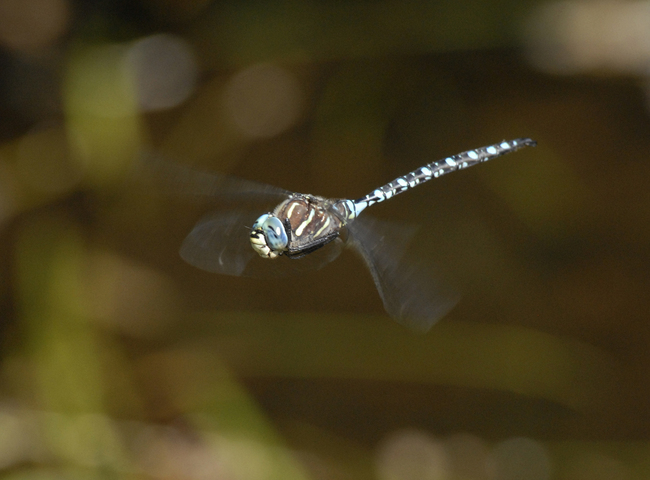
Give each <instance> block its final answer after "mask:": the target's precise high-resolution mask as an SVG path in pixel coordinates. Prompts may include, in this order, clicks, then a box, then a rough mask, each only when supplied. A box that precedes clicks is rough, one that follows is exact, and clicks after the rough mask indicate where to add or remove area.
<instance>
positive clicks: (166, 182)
mask: <svg viewBox="0 0 650 480" xmlns="http://www.w3.org/2000/svg"><path fill="white" fill-rule="evenodd" d="M135 176H136V178H139V179H141V180H143V181H147V182H150V183H152V184H153V185H154V187H156V188H158V189H160V190H162V191H163V193H167V194H171V195H182V196H190V197H208V198H212V199H215V200H217V201H227V202H228V203H235V202H237V203H247V204H250V203H254V202H264V201H266V202H275V203H280V201H282V200H283V199H285V198H287V196H289V195H291V193H290V192H289V191H287V190H284V189H282V188H279V187H274V186H272V185H267V184H265V183H259V182H253V181H251V180H244V179H243V178H239V177H235V176H233V175H226V174H220V173H213V172H205V171H201V170H195V169H193V168H190V167H187V166H184V165H180V164H176V163H174V162H171V161H169V160H167V159H165V158H163V157H162V156H160V155H158V154H156V153H152V152H143V153H142V154H141V155H140V161H139V162H138V165H137V171H136V175H135ZM262 213H265V212H260V214H259V215H261V214H262ZM259 215H258V216H259Z"/></svg>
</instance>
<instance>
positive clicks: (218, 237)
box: [180, 211, 258, 277]
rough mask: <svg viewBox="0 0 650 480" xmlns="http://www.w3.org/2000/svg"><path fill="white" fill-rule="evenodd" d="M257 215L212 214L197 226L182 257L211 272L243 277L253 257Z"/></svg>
mask: <svg viewBox="0 0 650 480" xmlns="http://www.w3.org/2000/svg"><path fill="white" fill-rule="evenodd" d="M255 218H256V217H255V214H254V213H253V214H252V215H251V214H250V213H249V212H243V211H235V212H228V213H220V214H210V215H206V216H205V217H203V218H202V219H201V220H199V222H198V223H197V224H196V225H195V226H194V228H193V229H192V231H191V232H190V234H189V235H188V236H187V237H186V238H185V240H184V241H183V244H182V245H181V250H180V255H181V257H182V258H183V260H185V261H186V262H187V263H189V264H190V265H193V266H195V267H197V268H200V269H202V270H207V271H208V272H213V273H220V274H222V275H233V276H236V277H238V276H240V275H242V274H243V273H244V270H245V269H246V266H247V265H248V264H249V262H250V261H251V260H253V259H254V257H256V256H258V255H257V254H256V253H255V252H254V251H253V249H252V248H251V245H250V241H249V232H250V230H247V229H246V226H247V225H252V224H253V222H254V221H255Z"/></svg>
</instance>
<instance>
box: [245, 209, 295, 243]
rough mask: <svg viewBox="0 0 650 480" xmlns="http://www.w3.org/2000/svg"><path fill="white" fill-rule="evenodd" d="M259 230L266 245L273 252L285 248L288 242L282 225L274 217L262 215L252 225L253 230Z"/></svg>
mask: <svg viewBox="0 0 650 480" xmlns="http://www.w3.org/2000/svg"><path fill="white" fill-rule="evenodd" d="M256 229H259V230H261V231H262V234H263V235H264V237H265V238H266V244H267V245H268V247H269V248H270V249H271V250H273V251H279V250H280V251H281V250H284V249H285V248H287V244H288V243H289V240H288V238H287V232H286V230H285V229H284V225H282V222H281V221H280V219H279V218H278V217H276V216H274V215H269V214H264V215H262V216H261V217H260V218H258V219H257V221H256V222H255V223H254V224H253V230H256Z"/></svg>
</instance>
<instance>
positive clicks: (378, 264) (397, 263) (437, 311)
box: [348, 217, 458, 332]
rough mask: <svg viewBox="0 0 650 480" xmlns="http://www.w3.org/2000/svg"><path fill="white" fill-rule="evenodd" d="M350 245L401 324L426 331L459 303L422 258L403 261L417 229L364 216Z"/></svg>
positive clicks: (353, 227)
mask: <svg viewBox="0 0 650 480" xmlns="http://www.w3.org/2000/svg"><path fill="white" fill-rule="evenodd" d="M348 229H349V234H350V238H349V240H348V243H349V244H350V245H351V246H352V247H353V248H354V249H355V250H356V251H357V252H359V254H360V255H361V257H362V258H363V259H364V261H365V263H366V265H367V266H368V269H369V270H370V274H371V275H372V278H373V280H374V281H375V285H376V286H377V291H378V292H379V296H380V297H381V299H382V301H383V303H384V307H385V309H386V311H387V312H388V314H389V315H390V316H391V317H393V318H394V319H395V320H396V321H397V322H399V323H401V324H403V325H406V326H407V327H409V328H411V329H413V330H417V331H420V332H426V331H427V330H429V329H430V328H431V327H432V326H433V324H434V323H435V322H436V321H438V320H439V319H440V318H442V317H443V316H445V315H446V314H447V313H448V312H449V311H450V310H451V309H452V308H453V307H454V305H455V304H456V303H457V301H458V295H457V294H455V293H453V292H451V291H449V290H447V289H444V288H442V287H441V286H440V285H439V284H438V283H437V282H436V279H435V277H434V275H433V273H432V268H431V267H430V266H427V265H426V262H423V261H422V259H418V261H417V262H409V261H408V260H407V259H405V258H403V257H404V256H405V255H404V254H405V252H406V250H407V247H408V245H409V243H410V241H411V239H412V238H413V236H414V235H415V232H416V230H417V229H416V228H414V227H412V226H409V225H403V224H397V223H387V222H383V221H380V220H377V219H374V218H372V217H361V218H358V219H357V220H355V221H354V222H352V223H351V224H350V225H349V227H348Z"/></svg>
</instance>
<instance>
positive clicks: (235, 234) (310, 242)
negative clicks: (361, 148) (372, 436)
mask: <svg viewBox="0 0 650 480" xmlns="http://www.w3.org/2000/svg"><path fill="white" fill-rule="evenodd" d="M535 145H536V142H535V141H534V140H532V139H530V138H518V139H515V140H510V141H502V142H500V143H497V144H494V145H490V146H486V147H481V148H477V149H474V150H468V151H466V152H462V153H459V154H457V155H453V156H450V157H446V158H444V159H441V160H437V161H435V162H432V163H428V164H426V165H424V166H422V167H420V168H418V169H416V170H414V171H412V172H410V173H407V174H406V175H403V176H401V177H398V178H396V179H395V180H393V181H392V182H389V183H387V184H386V185H383V186H381V187H379V188H376V189H375V190H373V191H372V192H370V193H369V194H367V195H365V196H363V197H361V198H359V199H357V200H350V199H338V198H328V197H322V196H317V195H311V194H303V193H295V192H290V191H288V190H284V189H282V188H279V187H275V186H272V185H266V184H263V183H257V182H253V181H249V180H244V179H241V178H237V177H234V176H230V175H220V174H215V173H207V172H198V171H194V170H189V169H186V168H181V167H178V168H176V169H175V170H174V171H173V172H172V171H171V170H169V169H168V168H167V169H166V171H167V173H166V175H165V176H166V179H167V181H169V180H170V179H171V182H172V183H173V184H174V186H172V187H171V188H172V189H173V190H175V191H184V192H186V193H190V194H192V195H206V196H208V197H211V198H213V199H217V200H221V201H223V202H225V203H226V204H227V205H226V209H225V211H224V210H223V209H222V210H218V211H215V212H211V213H209V214H208V215H206V216H204V217H203V218H201V219H200V220H199V221H198V223H197V224H196V225H195V226H194V228H193V229H192V230H191V232H190V233H189V235H188V236H187V237H186V238H185V240H184V241H183V243H182V246H181V248H180V256H181V257H182V258H183V259H184V260H185V261H186V262H187V263H189V264H190V265H193V266H195V267H197V268H200V269H202V270H206V271H209V272H213V273H218V274H223V275H232V276H251V277H264V276H267V275H286V274H292V273H297V272H303V271H306V270H312V269H319V268H321V267H323V266H324V265H326V264H328V263H330V262H331V261H333V260H334V259H336V258H337V257H338V256H339V254H340V253H341V251H342V249H343V247H346V246H347V247H351V248H352V249H353V250H355V251H356V252H357V253H359V254H360V256H361V258H362V259H363V261H364V262H365V264H366V266H367V268H368V270H369V272H370V274H371V276H372V279H373V281H374V283H375V286H376V288H377V291H378V293H379V296H380V297H381V300H382V302H383V305H384V308H385V310H386V312H387V313H388V314H389V315H390V316H391V317H393V318H394V319H395V320H396V321H398V322H399V323H402V324H404V325H406V326H408V327H409V328H412V329H414V330H418V331H427V330H428V329H429V328H431V326H432V325H433V324H434V323H435V322H436V321H437V320H438V319H440V318H441V317H443V316H444V315H446V314H447V313H448V311H449V310H451V308H453V306H454V305H455V304H456V301H457V299H456V298H455V295H450V294H448V293H443V290H444V289H443V288H441V287H440V286H439V285H437V284H436V282H435V281H434V279H432V278H431V275H429V272H428V271H427V270H428V269H427V268H425V267H423V266H422V265H421V264H419V263H420V262H416V264H414V263H408V262H403V261H402V258H401V257H402V256H403V254H404V252H405V251H406V250H407V248H408V244H409V242H410V240H411V238H412V237H413V236H414V234H415V230H416V229H415V228H413V227H411V226H405V225H397V224H394V223H390V222H384V221H380V220H377V219H374V218H372V217H371V216H368V215H361V214H362V212H365V210H366V209H367V208H369V207H371V206H373V205H374V204H376V203H381V202H384V201H386V200H389V199H391V198H393V197H394V196H396V195H399V194H400V193H403V192H405V191H407V190H409V189H411V188H414V187H416V186H418V185H420V184H422V183H425V182H428V181H429V180H432V179H434V178H438V177H441V176H442V175H445V174H447V173H450V172H453V171H456V170H462V169H465V168H468V167H471V166H473V165H476V164H479V163H482V162H486V161H488V160H491V159H493V158H496V157H499V156H501V155H505V154H507V153H511V152H514V151H516V150H519V149H520V148H523V147H529V146H530V147H532V146H535ZM260 203H267V204H268V205H271V206H272V208H270V209H268V210H266V211H264V210H259V208H260V207H259V204H260ZM260 212H262V213H261V214H260Z"/></svg>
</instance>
